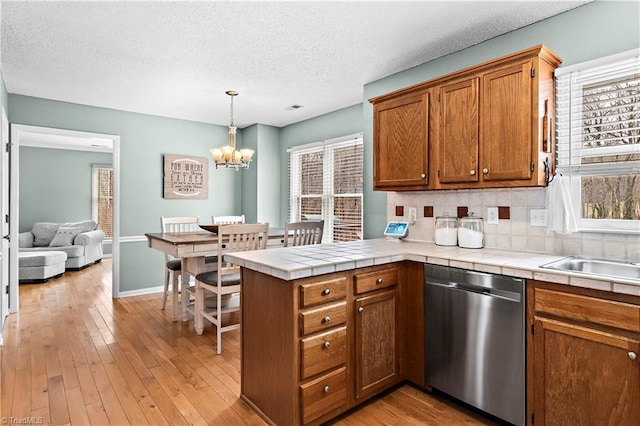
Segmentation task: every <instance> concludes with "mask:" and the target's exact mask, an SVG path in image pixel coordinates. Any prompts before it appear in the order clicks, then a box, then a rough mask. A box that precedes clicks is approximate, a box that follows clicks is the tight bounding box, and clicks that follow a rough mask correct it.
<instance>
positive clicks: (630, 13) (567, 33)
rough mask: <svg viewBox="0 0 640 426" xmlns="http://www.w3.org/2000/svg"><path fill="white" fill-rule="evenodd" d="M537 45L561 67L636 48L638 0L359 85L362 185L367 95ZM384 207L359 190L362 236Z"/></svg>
mask: <svg viewBox="0 0 640 426" xmlns="http://www.w3.org/2000/svg"><path fill="white" fill-rule="evenodd" d="M542 5H543V3H541V6H542ZM538 44H544V45H546V46H547V47H548V48H550V49H551V50H552V51H553V52H555V53H556V54H558V55H559V56H560V58H562V60H563V63H562V64H563V65H565V66H566V65H571V64H575V63H578V62H583V61H586V60H590V59H595V58H598V57H602V56H607V55H612V54H615V53H618V52H623V51H626V50H629V49H633V48H637V47H638V46H640V2H638V1H632V2H618V1H616V2H610V1H595V2H593V3H589V4H587V5H585V6H582V7H579V8H576V9H573V10H571V11H568V12H565V13H563V14H560V15H557V16H554V17H552V18H549V19H546V20H544V21H541V22H538V23H536V24H533V25H529V26H527V27H524V28H522V29H519V30H516V31H512V32H510V33H508V34H505V35H503V36H500V37H496V38H493V39H491V40H488V41H486V42H484V43H480V44H478V45H475V46H473V47H470V48H467V49H464V50H461V51H459V52H456V53H453V54H450V55H447V56H444V57H442V58H439V59H436V60H433V61H430V62H427V63H425V64H422V65H419V66H417V67H414V68H411V69H409V70H405V71H402V72H399V73H397V74H394V75H392V76H389V77H386V78H383V79H381V80H378V81H375V82H373V83H371V84H367V85H365V86H364V97H363V100H364V102H363V128H364V156H365V169H364V172H365V176H364V186H365V188H371V187H372V186H373V169H372V164H373V160H372V155H373V152H372V140H373V107H372V105H371V104H370V103H369V102H368V101H367V100H368V99H370V98H372V97H375V96H378V95H382V94H384V93H388V92H391V91H394V90H398V89H401V88H403V87H406V86H410V85H412V84H416V83H420V82H422V81H425V80H429V79H431V78H435V77H438V76H441V75H443V74H447V73H449V72H453V71H456V70H459V69H461V68H465V67H468V66H471V65H475V64H478V63H480V62H484V61H487V60H490V59H493V58H497V57H499V56H503V55H507V54H509V53H512V52H516V51H518V50H522V49H526V48H528V47H531V46H535V45H538ZM366 195H369V196H366ZM371 195H373V196H371ZM386 211H387V210H386V195H385V193H383V192H380V193H374V194H365V197H364V236H365V238H372V237H375V236H382V230H383V228H384V226H385V224H386V222H387V218H386Z"/></svg>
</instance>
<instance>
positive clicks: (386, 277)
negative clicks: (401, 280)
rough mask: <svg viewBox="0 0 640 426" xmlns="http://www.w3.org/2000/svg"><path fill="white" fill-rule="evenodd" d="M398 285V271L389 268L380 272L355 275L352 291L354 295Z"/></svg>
mask: <svg viewBox="0 0 640 426" xmlns="http://www.w3.org/2000/svg"><path fill="white" fill-rule="evenodd" d="M396 284H398V269H397V268H389V269H382V270H380V271H375V272H369V273H366V274H357V275H356V276H355V277H354V289H355V293H356V294H360V293H365V292H367V291H372V290H378V289H381V288H385V287H390V286H393V285H396Z"/></svg>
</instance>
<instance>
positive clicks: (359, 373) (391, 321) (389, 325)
mask: <svg viewBox="0 0 640 426" xmlns="http://www.w3.org/2000/svg"><path fill="white" fill-rule="evenodd" d="M397 294H398V293H397V291H396V290H395V289H393V290H391V291H384V292H376V293H374V294H372V295H371V296H365V297H361V298H358V299H356V301H355V316H356V318H355V326H356V330H355V334H356V399H361V398H366V397H369V396H372V395H374V394H376V393H378V392H380V391H381V390H383V389H385V388H386V387H388V386H390V385H392V384H393V383H395V381H396V380H397V378H398V358H397V354H396V347H397V345H396V339H397V335H396V331H397V327H396V324H397V318H396V311H397V309H396V306H397V302H398V296H397Z"/></svg>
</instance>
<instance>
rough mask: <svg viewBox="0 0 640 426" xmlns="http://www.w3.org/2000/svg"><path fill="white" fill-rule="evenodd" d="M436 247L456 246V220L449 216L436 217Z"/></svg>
mask: <svg viewBox="0 0 640 426" xmlns="http://www.w3.org/2000/svg"><path fill="white" fill-rule="evenodd" d="M435 240H436V245H439V246H455V245H458V219H457V218H455V217H449V216H439V217H436V238H435Z"/></svg>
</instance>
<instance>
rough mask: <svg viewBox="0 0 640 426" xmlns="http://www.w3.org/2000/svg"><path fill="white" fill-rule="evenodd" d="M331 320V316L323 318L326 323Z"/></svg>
mask: <svg viewBox="0 0 640 426" xmlns="http://www.w3.org/2000/svg"><path fill="white" fill-rule="evenodd" d="M329 321H331V317H324V318H323V319H322V322H324V323H327V322H329Z"/></svg>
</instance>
